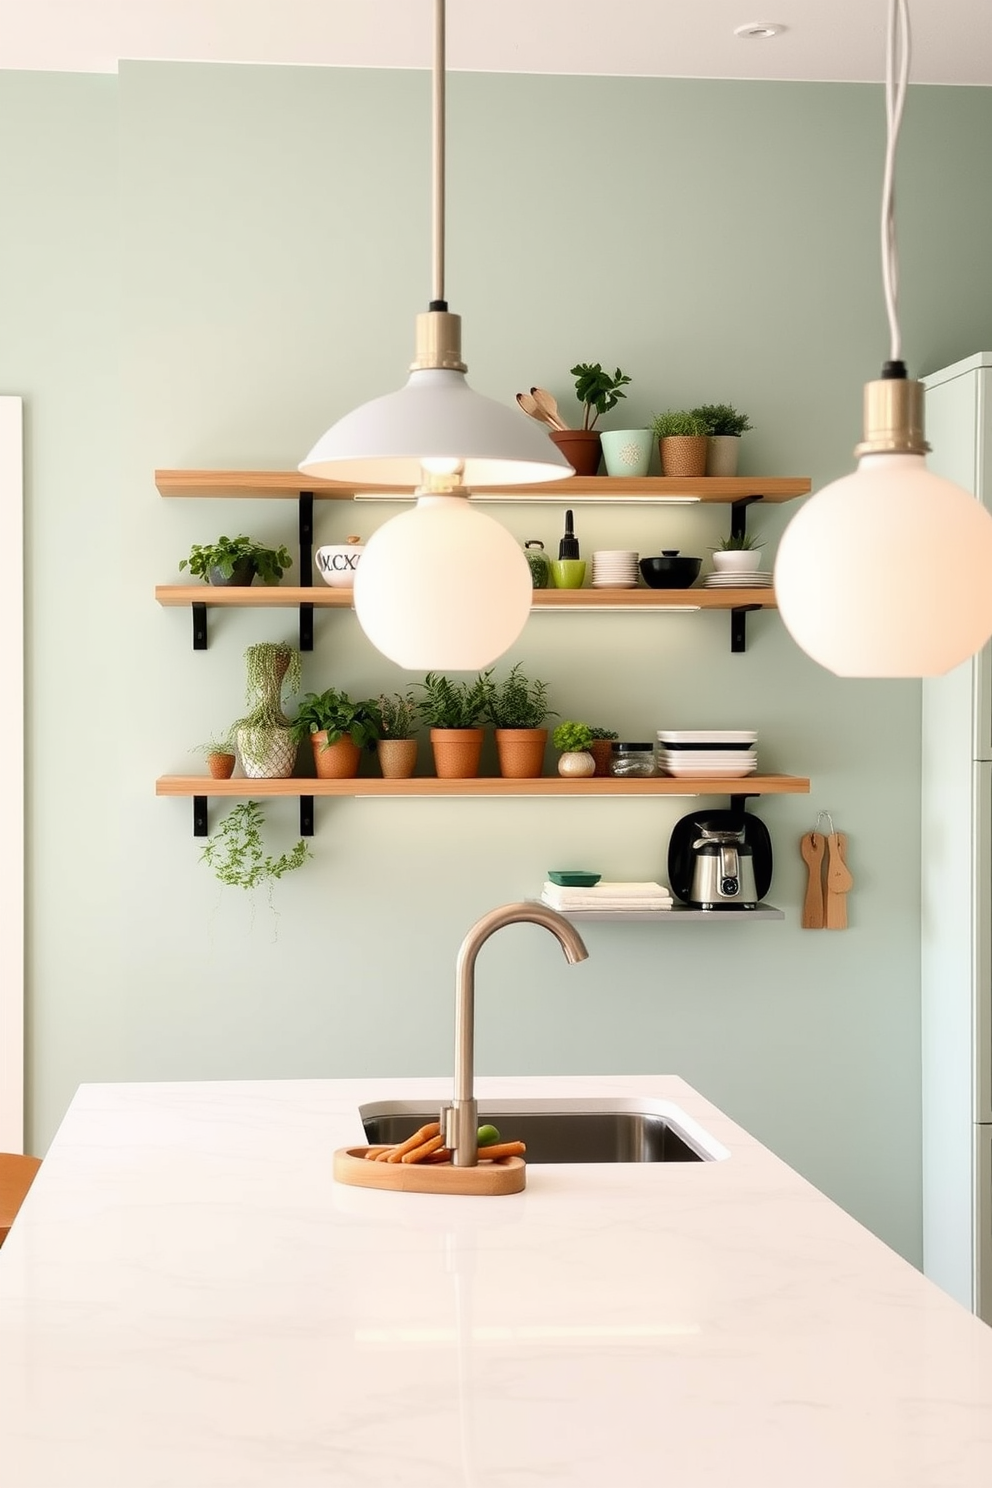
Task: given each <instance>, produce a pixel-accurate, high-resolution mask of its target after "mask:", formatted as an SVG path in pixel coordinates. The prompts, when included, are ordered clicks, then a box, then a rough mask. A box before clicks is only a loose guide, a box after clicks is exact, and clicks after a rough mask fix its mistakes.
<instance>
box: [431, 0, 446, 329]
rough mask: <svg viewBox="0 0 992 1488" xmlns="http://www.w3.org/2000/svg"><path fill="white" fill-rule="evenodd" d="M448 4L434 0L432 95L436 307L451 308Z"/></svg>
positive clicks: (434, 308) (434, 292) (432, 294)
mask: <svg viewBox="0 0 992 1488" xmlns="http://www.w3.org/2000/svg"><path fill="white" fill-rule="evenodd" d="M444 3H445V0H434V70H433V87H432V94H431V98H432V109H431V123H432V134H433V172H432V180H433V190H432V203H433V219H434V253H433V259H434V263H433V288H432V290H431V309H432V310H446V309H447V308H448V307H447V304H446V303H445V298H444V101H445V100H444V75H445V56H444Z"/></svg>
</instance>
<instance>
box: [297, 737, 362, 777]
mask: <svg viewBox="0 0 992 1488" xmlns="http://www.w3.org/2000/svg"><path fill="white" fill-rule="evenodd" d="M310 743H311V745H312V746H313V762H314V765H315V766H316V769H317V779H318V780H351V779H352V777H353V776H355V775H357V774H358V762H359V760H360V759H361V757H362V751H361V750H360V749H359V747H358V745H357V744H353V743H352V741H351V739H349V737H348V735H347V734H345V735H344V737H343V738H341V739H335V741H334V743H333V744H328V743H327V730H326V729H321V730H320V732H319V733H316V734H311V735H310Z"/></svg>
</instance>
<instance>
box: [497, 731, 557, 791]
mask: <svg viewBox="0 0 992 1488" xmlns="http://www.w3.org/2000/svg"><path fill="white" fill-rule="evenodd" d="M547 742H548V731H547V729H497V730H496V753H497V755H498V756H499V773H500V774H501V775H504V776H506V777H507V778H508V779H511V780H538V779H540V777H541V776H542V775H543V774H544V750H545V746H546V745H547Z"/></svg>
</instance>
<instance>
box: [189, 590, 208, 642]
mask: <svg viewBox="0 0 992 1488" xmlns="http://www.w3.org/2000/svg"><path fill="white" fill-rule="evenodd" d="M192 610H193V650H194V651H206V649H207V607H206V605H205V604H204V603H203V601H202V600H200V599H194V601H193V604H192Z"/></svg>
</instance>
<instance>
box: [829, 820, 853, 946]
mask: <svg viewBox="0 0 992 1488" xmlns="http://www.w3.org/2000/svg"><path fill="white" fill-rule="evenodd" d="M846 855H847V837H846V836H845V834H844V833H843V832H831V833H830V834H829V836H828V837H827V903H826V922H827V924H826V928H827V929H828V930H846V929H847V896H848V893H849V892H850V890H851V889H852V888H853V887H854V879H853V878H852V876H851V870H850V869H849V868H848V866H847V862H846V861H845V859H846Z"/></svg>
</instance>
